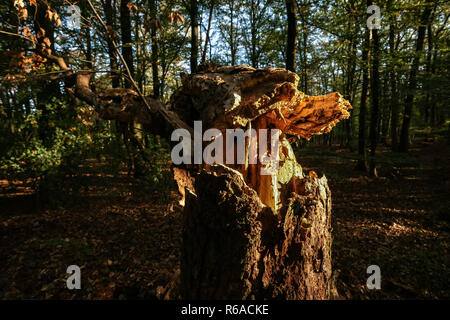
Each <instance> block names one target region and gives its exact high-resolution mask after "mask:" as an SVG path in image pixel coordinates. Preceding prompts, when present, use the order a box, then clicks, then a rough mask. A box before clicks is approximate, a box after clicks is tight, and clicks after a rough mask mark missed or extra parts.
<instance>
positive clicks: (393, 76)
mask: <svg viewBox="0 0 450 320" xmlns="http://www.w3.org/2000/svg"><path fill="white" fill-rule="evenodd" d="M389 53H390V55H391V68H390V69H391V70H390V72H389V74H390V85H391V99H390V103H391V140H392V142H391V144H392V151H397V150H398V111H399V110H398V88H397V67H396V61H395V59H396V56H397V55H396V50H395V18H394V17H392V18H391V24H390V26H389Z"/></svg>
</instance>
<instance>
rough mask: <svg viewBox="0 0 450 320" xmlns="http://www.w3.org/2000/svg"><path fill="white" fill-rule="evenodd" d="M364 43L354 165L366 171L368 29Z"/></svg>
mask: <svg viewBox="0 0 450 320" xmlns="http://www.w3.org/2000/svg"><path fill="white" fill-rule="evenodd" d="M365 38H366V39H365V41H364V44H363V48H362V69H363V79H362V89H361V103H360V107H359V131H358V154H359V157H360V159H359V160H358V163H357V165H356V169H357V170H361V171H367V166H366V114H367V90H368V88H369V65H368V62H369V29H366V35H365Z"/></svg>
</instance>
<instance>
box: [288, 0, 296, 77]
mask: <svg viewBox="0 0 450 320" xmlns="http://www.w3.org/2000/svg"><path fill="white" fill-rule="evenodd" d="M286 10H287V20H288V28H287V33H288V34H287V46H286V69H288V70H289V71H292V72H296V59H297V58H296V55H297V2H296V0H286Z"/></svg>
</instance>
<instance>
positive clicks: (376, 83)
mask: <svg viewBox="0 0 450 320" xmlns="http://www.w3.org/2000/svg"><path fill="white" fill-rule="evenodd" d="M370 3H371V1H370ZM379 46H380V44H379V38H378V30H377V29H373V30H372V55H371V56H372V68H371V70H372V73H371V75H370V97H371V102H372V103H371V106H370V132H369V140H370V161H369V174H370V175H371V176H377V172H376V163H375V153H376V148H377V142H378V118H379V108H380V105H379V99H380V73H379V69H378V68H379Z"/></svg>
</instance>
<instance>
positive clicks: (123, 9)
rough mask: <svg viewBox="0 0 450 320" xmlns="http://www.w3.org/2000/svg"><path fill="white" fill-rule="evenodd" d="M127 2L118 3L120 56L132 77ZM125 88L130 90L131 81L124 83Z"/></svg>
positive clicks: (131, 50) (131, 44)
mask: <svg viewBox="0 0 450 320" xmlns="http://www.w3.org/2000/svg"><path fill="white" fill-rule="evenodd" d="M129 3H131V2H130V1H129V0H121V1H120V29H121V31H122V55H123V58H124V60H125V62H126V64H127V65H128V68H129V69H130V73H131V76H132V77H134V63H133V40H132V38H131V17H130V9H129V8H128V4H129ZM124 84H125V88H132V84H131V81H129V80H128V79H126V80H125V82H124Z"/></svg>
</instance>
